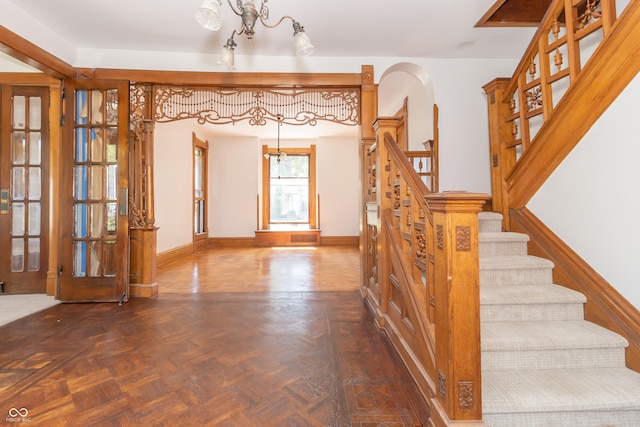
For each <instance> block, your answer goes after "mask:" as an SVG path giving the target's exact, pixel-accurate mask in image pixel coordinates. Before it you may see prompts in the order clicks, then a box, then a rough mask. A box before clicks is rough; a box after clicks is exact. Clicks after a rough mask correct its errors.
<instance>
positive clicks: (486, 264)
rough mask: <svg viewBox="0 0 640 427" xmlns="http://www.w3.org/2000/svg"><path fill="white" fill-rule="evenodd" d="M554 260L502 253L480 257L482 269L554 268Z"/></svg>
mask: <svg viewBox="0 0 640 427" xmlns="http://www.w3.org/2000/svg"><path fill="white" fill-rule="evenodd" d="M553 267H554V265H553V262H551V261H549V260H548V259H545V258H540V257H537V256H533V255H506V256H505V255H500V256H485V257H480V270H481V271H482V270H489V269H504V270H517V269H525V268H526V269H531V268H553Z"/></svg>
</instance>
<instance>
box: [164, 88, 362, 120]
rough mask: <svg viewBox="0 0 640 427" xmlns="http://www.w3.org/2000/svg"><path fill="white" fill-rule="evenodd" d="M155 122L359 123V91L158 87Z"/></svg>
mask: <svg viewBox="0 0 640 427" xmlns="http://www.w3.org/2000/svg"><path fill="white" fill-rule="evenodd" d="M154 89H155V90H154V92H155V111H154V121H155V122H157V123H162V122H172V121H176V120H182V119H191V118H195V119H197V120H198V123H201V124H204V123H212V124H229V123H236V122H240V121H243V120H248V121H249V123H250V124H251V125H252V126H264V125H265V124H266V123H267V121H268V120H271V121H277V120H278V116H280V117H282V122H283V123H286V124H290V125H311V126H314V125H316V124H317V123H318V121H329V122H334V123H339V124H343V125H348V126H356V125H358V123H359V122H358V118H359V111H358V110H359V91H358V90H355V89H336V90H327V89H322V90H314V89H301V90H300V89H298V90H293V89H289V90H263V89H243V90H222V89H214V88H185V87H168V86H156V87H154Z"/></svg>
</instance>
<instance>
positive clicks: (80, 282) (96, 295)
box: [60, 81, 129, 301]
mask: <svg viewBox="0 0 640 427" xmlns="http://www.w3.org/2000/svg"><path fill="white" fill-rule="evenodd" d="M65 90H66V93H68V94H73V95H72V97H71V99H73V103H70V104H68V105H67V117H73V121H72V122H71V123H66V125H65V126H66V127H65V130H64V135H69V137H70V138H69V139H68V140H67V138H64V142H65V144H66V145H65V146H63V153H62V155H63V159H65V160H64V161H67V159H68V164H69V165H70V166H69V171H70V173H69V175H68V176H69V178H68V179H67V182H66V184H65V183H64V182H63V186H65V188H66V189H67V190H66V191H67V193H66V194H69V196H70V198H69V199H68V200H69V203H68V205H67V206H66V207H63V209H68V212H69V216H68V217H69V218H71V219H72V221H71V222H70V223H69V224H66V225H63V230H64V229H65V228H66V229H67V230H69V231H68V232H64V231H63V241H62V251H63V256H62V259H63V264H64V265H63V279H62V281H61V292H60V295H61V299H62V300H63V301H117V300H121V299H123V298H126V297H127V293H128V277H129V274H128V227H129V225H128V216H127V212H126V208H125V209H124V211H123V210H122V209H121V210H120V211H119V210H118V207H119V206H126V205H127V203H128V201H127V200H126V194H127V186H128V177H127V174H128V172H127V171H128V164H127V159H128V155H127V151H128V117H129V112H128V83H127V82H100V81H68V82H66V88H65ZM71 104H72V105H71ZM63 197H64V195H63ZM121 197H123V198H125V199H124V200H121V199H120V198H121ZM65 236H66V238H65ZM65 269H68V270H69V273H67V274H65V273H64V271H65Z"/></svg>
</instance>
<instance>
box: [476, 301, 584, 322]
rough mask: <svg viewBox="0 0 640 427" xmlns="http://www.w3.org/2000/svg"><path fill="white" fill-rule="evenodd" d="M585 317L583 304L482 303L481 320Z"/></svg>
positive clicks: (511, 320) (554, 319) (499, 320)
mask: <svg viewBox="0 0 640 427" xmlns="http://www.w3.org/2000/svg"><path fill="white" fill-rule="evenodd" d="M582 319H584V306H583V305H582V304H504V305H499V304H495V305H481V306H480V321H481V322H487V323H488V322H530V321H541V322H542V321H549V320H552V321H556V320H557V321H563V320H582Z"/></svg>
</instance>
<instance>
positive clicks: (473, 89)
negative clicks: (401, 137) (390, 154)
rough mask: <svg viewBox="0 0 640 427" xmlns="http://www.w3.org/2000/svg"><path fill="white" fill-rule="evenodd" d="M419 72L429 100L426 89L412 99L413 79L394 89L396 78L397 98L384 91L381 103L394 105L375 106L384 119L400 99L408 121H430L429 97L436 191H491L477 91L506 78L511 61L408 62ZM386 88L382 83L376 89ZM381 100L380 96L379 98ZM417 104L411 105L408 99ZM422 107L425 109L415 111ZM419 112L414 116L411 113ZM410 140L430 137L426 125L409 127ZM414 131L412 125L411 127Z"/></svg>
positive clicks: (483, 106) (482, 105)
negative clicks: (433, 123)
mask: <svg viewBox="0 0 640 427" xmlns="http://www.w3.org/2000/svg"><path fill="white" fill-rule="evenodd" d="M409 62H411V63H413V64H414V65H417V66H419V67H421V68H422V69H423V70H424V73H425V74H426V75H427V76H428V77H429V79H430V81H431V84H432V86H433V95H431V94H429V93H428V91H429V89H428V88H427V89H425V88H424V87H423V88H422V91H423V93H421V94H416V91H417V90H420V85H417V84H416V79H414V78H405V81H406V82H405V86H404V87H401V86H400V85H398V83H399V82H400V80H399V79H397V78H395V80H396V81H395V82H394V87H395V90H397V91H398V93H397V94H396V95H395V96H394V95H393V94H389V93H388V90H387V89H386V88H383V95H384V97H385V98H387V99H389V100H391V102H392V103H393V105H392V106H391V107H390V106H389V105H380V106H379V111H380V112H381V113H383V114H386V115H388V114H393V113H395V111H396V110H397V109H398V107H399V106H400V105H401V104H398V102H400V103H401V101H402V99H404V97H405V96H409V115H410V116H409V120H410V122H411V121H414V120H415V118H416V117H418V120H420V118H422V119H421V120H424V121H429V122H431V121H432V120H433V111H432V109H431V108H432V107H431V104H430V103H429V102H425V100H424V91H425V90H426V91H427V94H426V99H427V100H429V99H431V97H433V99H434V100H435V103H436V104H437V105H438V108H439V120H438V129H439V135H440V140H439V142H440V147H439V166H440V171H439V181H440V191H455V190H463V191H473V192H479V193H487V194H489V193H490V192H491V175H490V170H489V164H490V163H489V134H488V125H487V120H488V119H487V103H486V96H485V94H484V91H483V90H482V86H484V85H485V84H487V83H489V82H490V81H491V80H493V79H495V78H496V77H505V76H510V75H511V74H512V73H513V70H514V69H515V67H516V66H517V64H518V60H515V59H421V60H416V59H415V58H414V60H413V61H409ZM385 70H386V68H376V73H380V74H384V71H385ZM384 84H385V82H384V78H383V79H382V81H381V82H380V86H383V85H384ZM381 98H382V95H381ZM414 98H415V99H416V100H417V101H416V102H412V99H414ZM421 108H426V109H425V110H424V111H420V109H421ZM416 110H418V111H416ZM409 126H410V131H411V130H413V133H410V135H409V137H410V138H414V137H415V138H418V139H419V142H422V138H423V137H424V136H427V138H426V139H428V138H429V137H430V135H429V130H428V128H427V127H426V126H423V127H422V128H420V130H416V128H413V127H412V125H411V123H410V124H409ZM414 126H415V125H414ZM410 146H411V147H413V145H411V143H410Z"/></svg>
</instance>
